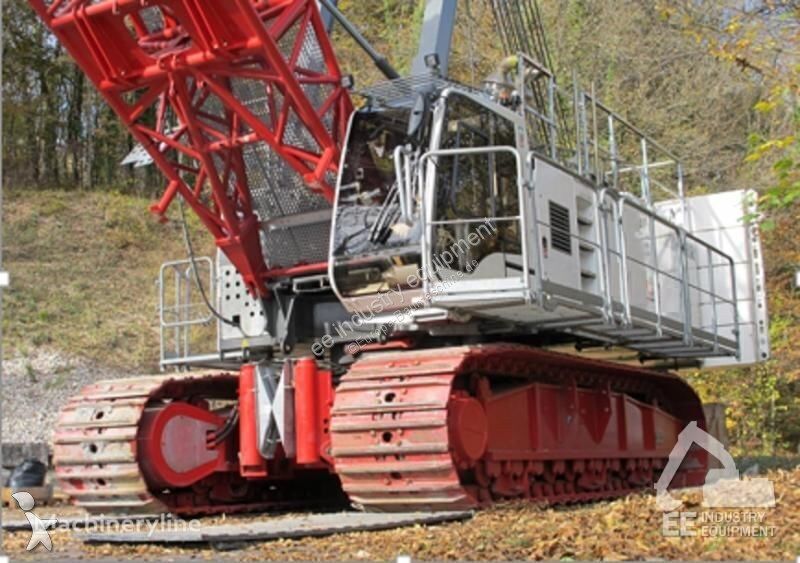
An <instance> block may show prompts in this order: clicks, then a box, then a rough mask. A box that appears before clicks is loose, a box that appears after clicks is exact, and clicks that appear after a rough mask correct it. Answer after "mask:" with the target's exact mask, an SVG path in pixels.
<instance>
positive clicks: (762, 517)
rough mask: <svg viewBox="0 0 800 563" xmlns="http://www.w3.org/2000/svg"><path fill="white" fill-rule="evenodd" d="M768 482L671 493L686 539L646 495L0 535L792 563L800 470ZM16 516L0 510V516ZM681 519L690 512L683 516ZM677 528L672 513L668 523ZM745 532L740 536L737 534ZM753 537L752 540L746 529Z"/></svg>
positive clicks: (201, 550) (9, 545)
mask: <svg viewBox="0 0 800 563" xmlns="http://www.w3.org/2000/svg"><path fill="white" fill-rule="evenodd" d="M766 477H768V478H769V479H770V480H772V481H773V483H774V487H775V499H776V506H775V508H764V509H706V508H703V507H702V506H701V501H702V495H701V492H700V491H699V490H693V491H684V492H679V493H677V494H676V496H677V497H678V498H681V499H682V500H683V501H684V506H683V508H682V510H683V511H684V512H685V513H697V518H698V519H700V518H705V523H700V522H699V520H698V521H695V523H694V525H693V526H692V525H691V523H690V524H688V526H689V527H687V531H689V532H695V535H694V536H683V537H667V536H665V534H664V533H663V529H662V528H663V525H664V516H663V513H662V512H661V511H659V510H658V509H657V507H656V506H655V499H654V497H653V496H652V495H645V494H641V495H635V496H630V497H627V498H624V499H620V500H616V501H613V502H603V503H596V504H591V505H581V506H560V507H541V506H532V505H530V504H525V503H522V502H519V503H511V504H506V505H502V506H498V507H495V508H493V509H491V510H484V511H480V512H478V513H476V515H475V516H474V517H473V518H472V519H471V520H467V521H464V522H458V523H452V524H445V525H439V526H430V527H422V526H417V527H412V528H403V529H397V530H391V531H383V532H359V533H348V534H340V535H335V536H329V537H324V538H308V539H301V540H277V541H271V542H262V543H253V544H248V545H238V546H227V548H226V549H220V548H219V547H217V548H214V547H211V546H200V547H188V548H187V547H182V548H177V547H171V546H163V545H110V544H101V545H84V544H83V543H82V541H81V539H80V532H70V531H56V532H54V533H53V552H52V553H48V552H46V551H43V550H42V549H41V547H39V548H37V550H36V551H35V552H33V553H28V552H26V551H25V547H26V544H27V541H28V537H29V534H28V533H27V532H5V533H4V541H3V548H4V552H5V553H6V554H8V555H10V556H11V557H12V558H13V559H19V558H25V559H29V560H36V559H42V558H47V559H54V558H55V557H64V558H82V559H93V558H113V559H140V560H148V559H172V560H178V559H179V560H185V559H200V560H213V561H229V560H235V561H251V560H265V559H266V560H283V561H285V560H354V559H363V560H375V559H379V560H387V559H395V558H396V557H397V556H398V555H409V556H411V557H412V558H413V559H415V560H434V559H435V560H442V559H450V560H455V559H459V560H509V559H515V560H519V559H562V560H563V559H609V560H623V559H668V560H669V559H681V560H689V559H718V560H743V559H746V560H777V559H783V560H786V559H790V560H795V559H796V558H797V556H798V555H800V468H797V469H794V470H791V471H785V470H774V471H770V472H769V473H767V474H766ZM53 513H55V514H56V516H61V517H66V516H72V515H75V514H78V512H77V511H76V510H75V509H74V508H70V507H65V508H62V509H58V508H53V509H51V510H48V509H47V508H42V509H41V511H39V515H40V517H42V518H45V517H49V515H50V514H53ZM19 516H20V514H19V513H17V514H13V513H12V514H9V512H8V511H6V512H5V513H4V519H8V518H19ZM283 517H286V516H264V515H261V516H248V517H246V518H244V517H237V518H232V517H225V518H221V517H218V518H206V519H203V520H202V524H204V525H206V524H213V523H216V522H220V521H222V520H225V523H226V524H231V523H235V522H240V521H241V522H245V521H248V520H252V519H253V518H283ZM689 518H690V519H691V517H689ZM672 524H673V525H674V526H677V525H678V524H677V520H675V521H672ZM744 534H749V535H744ZM754 534H755V535H759V536H761V537H752V536H753V535H754Z"/></svg>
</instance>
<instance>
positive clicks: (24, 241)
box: [3, 191, 208, 370]
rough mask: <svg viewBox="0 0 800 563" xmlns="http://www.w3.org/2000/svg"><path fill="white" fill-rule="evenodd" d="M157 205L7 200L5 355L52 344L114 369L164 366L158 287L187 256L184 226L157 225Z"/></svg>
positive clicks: (119, 199) (128, 199) (90, 197)
mask: <svg viewBox="0 0 800 563" xmlns="http://www.w3.org/2000/svg"><path fill="white" fill-rule="evenodd" d="M149 204H150V201H149V200H146V199H143V198H137V197H132V196H125V195H119V194H113V193H99V192H92V193H82V192H63V191H40V192H34V191H26V192H23V193H13V192H12V193H9V194H7V195H6V201H5V209H4V219H5V221H4V237H3V240H4V244H5V259H6V268H7V269H8V270H9V271H10V273H11V280H12V282H11V289H10V290H9V291H7V292H5V293H4V297H5V300H4V318H3V323H4V324H3V337H4V342H3V344H4V348H5V355H6V357H10V356H13V355H14V354H17V353H19V354H23V355H25V354H28V353H30V351H31V350H32V349H34V348H36V347H40V346H50V347H53V348H56V349H59V350H61V351H64V352H68V353H71V354H75V355H78V356H81V357H85V358H88V359H90V360H95V361H98V362H101V363H103V364H106V365H110V366H114V367H125V368H131V369H132V370H141V369H154V368H155V367H156V365H157V361H158V322H157V303H158V302H157V290H156V285H155V280H156V279H157V276H158V269H159V266H160V265H161V263H162V262H163V261H165V260H168V259H177V258H183V257H184V256H185V250H184V247H183V242H182V239H181V235H180V228H179V225H178V224H175V223H168V224H159V223H158V222H157V221H156V220H155V219H154V217H153V216H152V215H150V214H149V213H148V211H147V209H148V205H149ZM201 236H203V235H202V234H201V233H200V231H199V230H197V231H196V234H195V240H196V241H197V242H198V243H199V242H200V241H201V240H203V239H201V238H200V237H201ZM206 238H208V237H206ZM196 246H198V247H201V245H200V244H197V245H196Z"/></svg>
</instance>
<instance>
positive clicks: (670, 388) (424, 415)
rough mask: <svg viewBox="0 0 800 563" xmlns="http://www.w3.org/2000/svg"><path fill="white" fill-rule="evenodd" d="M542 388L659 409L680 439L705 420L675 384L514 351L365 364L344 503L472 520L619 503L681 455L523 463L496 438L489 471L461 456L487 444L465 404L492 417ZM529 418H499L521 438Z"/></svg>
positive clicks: (343, 395)
mask: <svg viewBox="0 0 800 563" xmlns="http://www.w3.org/2000/svg"><path fill="white" fill-rule="evenodd" d="M532 383H539V384H541V386H542V387H541V388H540V389H542V390H553V389H555V388H559V389H563V390H564V392H565V393H568V392H570V387H568V386H572V387H571V389H572V391H571V392H573V393H575V394H576V395H575V396H576V397H577V393H578V392H584V391H587V392H588V391H596V392H598V393H601V394H605V396H612V394H616V395H614V398H615V400H617V401H622V400H628V399H625V398H623V397H622V395H625V396H627V397H630V396H635V397H636V398H637V404H644V403H641V402H638V401H643V402H646V403H648V404H653V405H659V406H658V407H654V408H655V409H657V410H658V414H659V416H662V417H663V416H667V418H666V420H671V419H674V422H675V425H676V427H677V426H680V427H681V428H682V426H683V424H685V422H688V421H689V420H702V409H701V408H700V403H699V401H698V400H697V398H696V396H695V395H694V393H693V392H691V390H690V389H689V387H688V386H686V385H685V384H684V383H683V382H682V381H681V380H680V379H678V378H677V377H676V376H673V375H670V374H662V373H657V372H650V371H646V370H642V369H638V368H631V367H627V366H610V365H609V364H607V363H601V362H595V361H590V360H585V359H580V358H575V357H572V356H565V355H560V354H554V353H550V352H545V351H542V350H536V349H529V348H525V347H520V346H512V345H487V346H475V347H456V348H447V349H436V350H423V351H415V352H386V353H376V354H371V355H367V356H364V357H363V358H362V359H361V360H359V361H358V362H357V363H356V365H355V366H354V367H353V368H352V369H351V370H350V372H349V373H347V374H346V375H345V376H344V377H343V378H342V380H341V382H340V384H339V386H338V387H337V390H336V400H335V403H334V409H333V416H332V420H331V433H332V436H331V437H332V445H333V451H332V453H333V457H334V459H335V464H336V471H337V474H339V476H340V478H341V480H342V484H343V487H344V490H345V492H346V493H347V495H348V496H349V498H350V499H351V501H352V502H353V503H354V504H356V505H358V506H360V507H362V508H364V509H366V510H375V511H411V510H461V509H468V508H475V507H478V506H483V505H487V504H490V503H491V502H495V501H498V500H503V499H510V498H528V499H531V500H535V501H545V502H551V503H568V502H584V501H592V500H597V499H603V498H610V497H616V496H621V495H624V494H627V493H629V492H631V491H633V490H636V489H638V488H642V487H645V486H649V485H651V484H652V482H653V481H654V479H655V478H657V477H658V471H659V469H660V468H662V467H663V466H664V462H665V458H666V457H667V455H668V453H669V450H670V449H671V447H672V444H664V445H658V444H654V445H653V447H652V448H649V449H648V450H647V451H642V450H641V449H637V448H628V449H626V450H619V451H614V452H612V453H611V454H609V452H608V451H607V449H606V450H603V449H602V448H601V447H599V446H598V449H597V451H596V452H593V451H592V450H591V449H589V450H587V449H584V450H582V451H576V450H575V449H573V450H571V451H570V449H569V448H568V447H566V446H565V449H561V450H551V451H541V450H537V449H536V448H533V447H528V448H527V449H526V448H522V449H520V448H517V449H516V450H513V451H512V450H511V449H509V448H508V447H507V446H505V445H501V444H496V443H492V440H493V439H494V438H493V437H492V432H490V433H489V441H488V445H487V448H486V450H485V453H484V454H483V455H482V456H481V457H480V458H479V459H477V460H468V459H464V456H463V455H459V451H460V450H463V449H464V448H461V447H459V444H458V443H456V442H458V441H459V440H460V441H461V442H466V443H467V449H469V448H470V447H473V446H470V443H472V444H473V445H474V444H475V443H479V442H480V433H481V431H482V430H481V424H479V423H476V422H475V420H476V419H480V417H481V414H480V413H479V412H475V409H474V406H472V404H471V403H470V401H469V400H467V401H466V403H464V404H467V405H469V406H468V407H465V408H467V410H466V411H464V412H461V413H459V412H457V411H456V408H455V406H454V405H455V404H456V402H458V399H460V398H464V397H468V398H473V399H475V400H477V401H479V402H480V403H482V404H483V406H484V407H485V408H487V409H488V408H491V407H490V406H489V405H490V403H491V401H492V397H494V396H502V394H503V393H508V390H509V389H514V388H515V387H516V388H519V387H520V386H526V385H530V384H532ZM598 390H600V391H598ZM537 392H538V391H537ZM531 394H533V392H531ZM667 397H669V398H670V402H666V401H665V398H667ZM578 404H582V403H580V402H578ZM610 404H611V403H610V402H609V405H610ZM620 404H622V403H620ZM539 408H541V409H546V407H542V406H540V407H539ZM580 408H581V412H580V416H584V415H585V413H584V412H583V407H580ZM648 408H649V407H648ZM470 409H472V410H470ZM523 411H524V409H514V410H511V409H509V411H508V412H507V413H506V414H501V415H500V416H501V418H502V417H505V423H507V424H508V425H510V426H511V427H512V428H513V427H514V426H515V425H518V426H519V428H520V431H522V429H527V428H528V427H530V426H531V425H532V423H531V421H530V420H525V419H522V418H519V419H518V420H515V418H514V417H515V416H518V414H517V413H520V414H519V416H523V415H522V414H521V413H522V412H523ZM664 411H666V412H667V413H669V415H664V414H663V413H664ZM464 413H466V414H464ZM574 414H575V416H576V417H577V416H579V414H578V413H577V412H576V413H574ZM496 416H497V414H495V417H496ZM558 416H572V415H570V414H569V412H563V413H559V414H558ZM587 416H588V415H587ZM615 420H617V421H618V422H619V419H615ZM622 420H623V421H624V418H623V419H622ZM471 424H473V426H474V427H475V428H474V429H473V428H470V425H471ZM526 431H527V430H526ZM531 432H534V430H531ZM470 433H473V434H474V435H475V436H477V438H476V439H472V437H471V434H470ZM526 435H527V434H526ZM532 435H533V434H531V436H532ZM531 440H533V438H531ZM599 440H600V439H599V438H598V442H599ZM504 448H505V449H504ZM703 463H704V459H703V460H699V461H698V467H697V468H696V470H697V471H696V472H694V473H692V472H691V471H688V470H687V471H685V472H683V474H680V475H679V477H678V478H677V479H676V481H674V483H678V484H688V483H689V482H691V481H692V479H696V478H697V475H700V474H702V467H700V465H703Z"/></svg>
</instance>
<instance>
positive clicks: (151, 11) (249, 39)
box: [29, 0, 352, 295]
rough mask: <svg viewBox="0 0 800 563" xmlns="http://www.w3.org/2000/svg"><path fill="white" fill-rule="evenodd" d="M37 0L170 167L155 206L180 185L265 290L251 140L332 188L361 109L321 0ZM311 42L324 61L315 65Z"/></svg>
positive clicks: (247, 275) (329, 192)
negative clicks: (347, 83)
mask: <svg viewBox="0 0 800 563" xmlns="http://www.w3.org/2000/svg"><path fill="white" fill-rule="evenodd" d="M29 2H30V3H31V5H32V6H33V8H34V9H35V10H36V12H37V13H38V15H39V16H40V17H41V18H42V20H44V22H45V23H46V24H47V25H48V27H49V28H50V29H51V30H52V31H53V33H54V34H55V35H56V37H57V38H58V40H59V41H60V42H61V43H62V45H64V47H65V48H66V49H67V51H68V52H69V53H70V54H71V55H72V57H73V58H74V59H75V61H76V62H77V64H78V65H79V66H80V67H81V69H82V70H83V71H84V72H85V73H86V75H87V76H88V77H89V78H90V79H91V80H92V82H93V83H94V85H95V86H96V87H97V89H98V90H99V91H100V92H101V94H102V95H103V96H104V98H105V100H106V101H107V102H108V103H109V105H110V106H111V107H112V108H113V109H114V110H115V111H116V113H117V114H118V115H119V116H120V117H121V118H122V120H123V122H124V123H125V124H126V126H127V127H128V128H129V129H130V131H131V133H132V134H133V136H134V137H135V138H136V140H137V141H138V142H139V143H141V144H142V146H143V147H144V148H145V149H146V150H147V152H148V153H149V154H150V156H151V157H152V159H153V161H154V162H155V163H156V164H157V165H158V166H159V168H160V169H161V171H162V172H163V173H164V175H165V176H166V177H167V180H168V184H167V187H166V189H165V191H164V194H163V196H162V198H161V200H160V201H159V202H158V203H156V204H154V205H153V206H152V209H153V211H154V212H155V213H157V214H159V215H160V216H163V215H164V214H165V213H166V211H167V208H168V207H169V205H170V203H171V202H172V200H173V199H174V198H175V196H176V195H178V194H180V195H181V196H182V197H183V198H184V199H185V201H186V202H188V204H189V205H190V206H191V207H192V209H193V210H194V211H195V213H197V215H198V216H199V217H200V219H201V220H202V222H203V224H204V225H205V226H206V227H207V228H208V229H209V231H210V232H211V233H212V235H213V236H214V238H215V240H216V243H217V245H218V246H219V247H220V248H221V249H222V250H223V251H224V252H225V253H226V255H227V256H228V258H229V259H230V260H231V262H232V263H233V264H234V266H236V268H237V269H238V270H239V272H240V273H241V274H242V277H243V278H244V280H245V282H246V283H247V285H248V287H249V288H250V290H251V291H252V292H254V293H256V294H258V295H266V294H267V290H266V287H265V283H264V282H265V279H266V278H267V277H269V275H270V272H269V266H268V265H267V264H266V263H265V260H264V257H263V253H262V248H261V241H260V238H259V232H260V228H259V217H258V216H257V215H256V214H255V213H254V209H253V201H252V195H251V192H250V186H249V185H248V174H247V170H246V166H245V162H244V158H243V155H244V153H243V151H244V149H245V147H247V146H248V145H254V144H259V143H264V144H266V145H267V146H268V147H269V149H270V150H271V151H273V152H274V153H275V154H277V155H278V156H279V157H280V158H281V159H282V160H283V162H284V163H286V165H288V166H289V167H290V168H291V170H293V171H294V172H295V173H297V174H299V175H300V176H301V177H302V178H303V179H304V180H305V183H306V185H307V186H308V189H310V190H312V191H314V192H316V193H319V194H321V195H323V196H324V197H326V198H327V199H328V200H332V198H333V188H332V186H331V182H330V178H331V177H332V173H335V171H336V168H337V166H338V162H339V152H340V143H341V141H342V140H343V137H344V135H345V130H346V124H347V119H348V117H349V115H350V113H351V112H352V104H351V101H350V98H349V95H348V92H347V90H346V89H345V88H344V87H343V86H342V73H341V70H340V68H339V65H338V64H337V61H336V58H335V56H334V53H333V49H332V47H331V44H330V41H329V39H328V37H327V34H326V33H325V29H324V26H323V23H322V20H321V18H320V14H319V11H318V8H317V5H316V2H314V1H311V0H50V1H48V0H29ZM309 42H312V44H313V49H314V50H315V54H316V55H317V58H318V59H319V60H320V62H321V64H315V65H306V66H304V65H303V60H302V59H303V57H302V56H301V55H302V53H303V52H304V50H307V49H308V45H309ZM306 60H307V58H306ZM308 66H314V68H308ZM254 88H256V89H258V90H257V92H258V94H259V95H258V96H256V97H255V98H253V97H252V92H253V89H254ZM310 88H316V89H317V90H316V91H317V92H322V93H323V95H316V96H310V95H309V89H310ZM243 89H247V90H248V92H250V97H249V99H245V97H243V95H242V91H243ZM262 92H263V96H262V95H260V94H261V93H262ZM254 99H255V102H254ZM287 131H289V132H290V134H287ZM264 219H266V218H264Z"/></svg>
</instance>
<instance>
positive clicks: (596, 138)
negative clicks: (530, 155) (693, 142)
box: [517, 53, 686, 214]
mask: <svg viewBox="0 0 800 563" xmlns="http://www.w3.org/2000/svg"><path fill="white" fill-rule="evenodd" d="M517 57H518V61H519V63H518V69H517V88H518V91H519V93H520V96H521V103H520V104H519V113H520V114H521V115H522V117H523V119H524V120H525V124H526V127H528V126H529V125H528V118H532V119H534V120H536V121H538V122H540V123H541V124H542V131H545V132H546V135H547V137H548V138H547V139H545V140H546V141H548V142H549V144H550V147H549V149H550V151H549V152H550V154H549V155H545V156H548V157H549V158H551V159H552V160H554V161H556V162H558V163H559V164H561V165H562V166H565V167H567V168H569V169H572V170H574V171H576V172H577V173H578V175H580V176H582V177H585V178H587V179H589V180H591V181H592V182H593V183H596V182H598V179H599V178H601V177H602V178H606V179H607V178H608V177H609V176H610V177H611V185H612V187H613V188H614V189H615V190H617V191H624V190H621V189H620V185H619V176H620V174H623V173H626V172H638V173H639V175H640V177H641V199H642V200H643V201H644V202H645V203H646V204H647V206H648V207H652V205H653V198H652V187H658V188H660V189H662V190H664V191H665V192H667V193H669V194H670V195H673V196H675V197H676V198H677V199H679V200H680V202H681V211H682V213H684V214H685V210H686V206H685V193H684V182H683V166H682V165H681V163H680V159H679V158H678V156H677V155H675V153H673V152H672V151H671V150H669V149H667V148H666V147H665V146H664V145H662V144H661V143H659V142H658V141H656V140H654V139H652V138H651V137H649V136H648V135H647V134H646V133H645V132H644V131H642V130H641V129H640V128H639V127H637V126H635V125H633V124H632V123H631V122H630V121H628V120H627V119H626V118H624V117H623V116H621V115H619V114H617V113H615V112H614V111H613V110H612V109H611V108H609V107H608V106H606V105H605V104H604V103H602V102H601V101H600V100H598V99H597V96H596V95H595V93H594V88H592V92H586V91H584V90H582V89H581V88H580V87H579V85H578V83H577V80H575V81H574V83H573V88H572V90H573V91H572V92H571V93H567V92H565V91H564V90H563V89H562V88H560V87H559V86H558V84H557V83H556V78H555V75H554V74H553V73H552V72H551V71H550V70H549V69H547V68H546V67H545V66H543V65H542V64H540V63H538V62H537V61H535V60H534V59H532V58H531V57H529V56H527V55H526V54H524V53H518V54H517ZM530 76H533V77H534V80H546V82H547V100H546V102H545V101H542V102H540V104H541V105H546V107H541V108H539V107H533V106H531V105H530V104H529V100H528V88H527V84H528V81H529V79H530ZM559 94H561V95H559ZM561 100H571V104H572V107H571V110H572V114H573V116H574V123H572V127H571V128H574V138H573V141H574V143H575V144H574V149H573V148H570V154H571V157H570V156H567V157H566V158H559V150H558V146H557V142H558V138H559V134H560V133H561V132H562V131H563V134H565V135H571V134H572V131H564V130H563V127H562V129H561V131H560V130H559V120H558V118H557V115H556V114H557V112H558V110H559V108H557V107H556V106H557V103H560V101H561ZM587 106H591V112H589V111H587ZM589 113H591V126H590V123H589V121H590V116H589ZM599 113H600V114H604V115H605V119H603V116H602V115H598V114H599ZM601 121H605V122H606V126H605V127H606V129H607V139H606V142H607V145H608V149H606V148H605V147H604V146H603V144H602V143H601V142H600V137H601V135H600V122H601ZM571 128H570V129H571ZM620 128H621V129H622V130H620ZM625 131H628V132H629V133H631V134H632V135H633V136H634V137H635V139H636V140H638V148H637V150H638V153H639V158H640V161H639V163H634V162H625V161H623V160H621V159H620V150H619V149H620V147H619V143H618V139H620V138H621V137H622V136H623V134H624V132H625ZM531 134H532V132H531V131H528V135H529V136H530V135H531ZM540 135H541V131H540V132H539V136H540ZM590 147H591V148H590ZM592 149H593V151H594V158H593V163H592V159H590V153H591V150H592ZM652 149H655V150H656V151H657V152H658V153H659V154H660V155H662V156H664V157H666V159H661V160H658V161H657V162H654V163H650V162H648V152H650V151H651V150H652ZM601 153H602V154H605V155H607V156H608V157H610V158H608V159H606V158H603V157H601ZM604 161H605V162H609V164H610V170H608V171H606V170H600V167H601V163H602V162H604ZM620 164H622V165H624V167H620ZM666 166H674V167H675V173H676V176H677V181H676V187H675V188H671V187H669V186H666V185H665V184H664V183H663V182H660V181H658V180H657V179H656V178H654V177H653V176H652V174H650V171H651V170H653V169H656V168H664V167H666ZM593 176H594V177H593Z"/></svg>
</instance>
